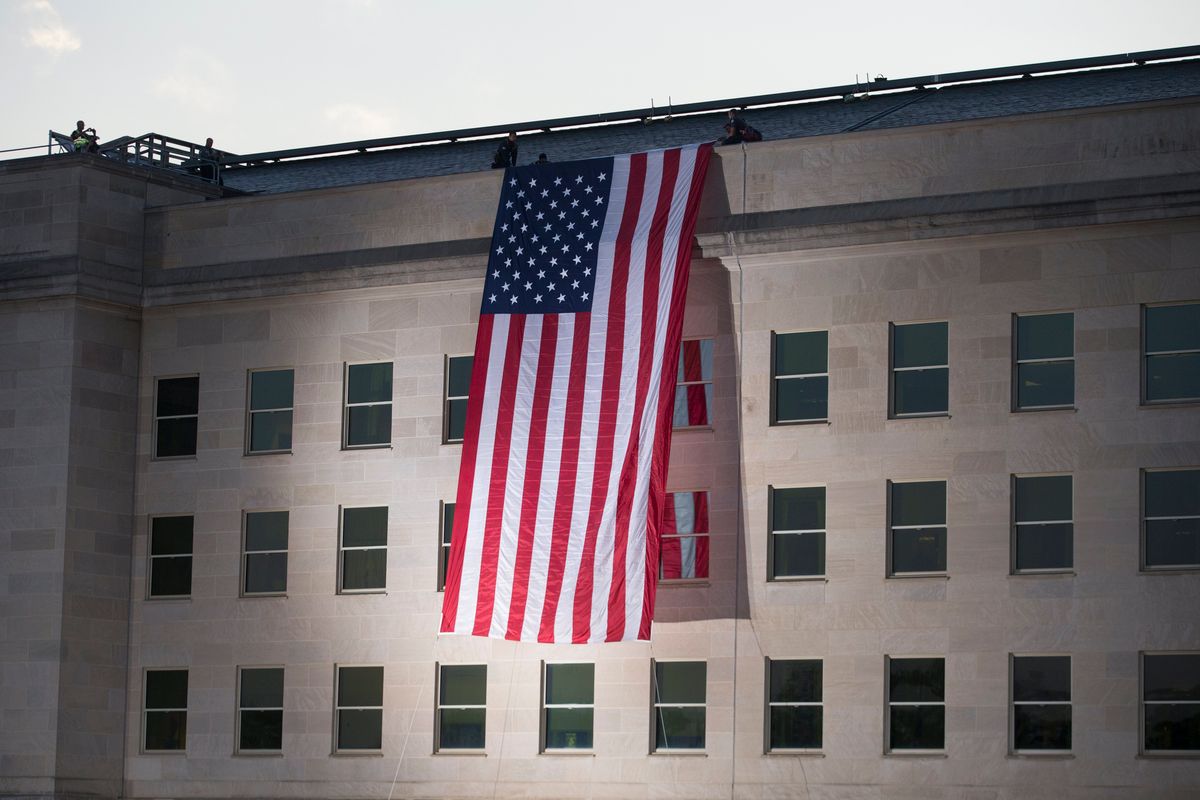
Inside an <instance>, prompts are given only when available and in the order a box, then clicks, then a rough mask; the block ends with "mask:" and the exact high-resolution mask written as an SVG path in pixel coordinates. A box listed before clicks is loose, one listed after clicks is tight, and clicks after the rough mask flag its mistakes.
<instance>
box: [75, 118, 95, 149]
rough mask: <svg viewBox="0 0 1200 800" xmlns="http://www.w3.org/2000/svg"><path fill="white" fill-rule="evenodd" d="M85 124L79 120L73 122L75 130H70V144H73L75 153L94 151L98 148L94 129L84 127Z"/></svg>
mask: <svg viewBox="0 0 1200 800" xmlns="http://www.w3.org/2000/svg"><path fill="white" fill-rule="evenodd" d="M86 125H87V123H86V122H84V121H83V120H79V121H78V122H76V123H75V130H74V131H72V132H71V144H72V145H74V147H75V152H76V153H83V152H88V153H95V152H98V151H99V150H100V147H99V145H98V144H97V141H98V140H99V137H98V136H97V135H96V129H95V128H88V127H85V126H86Z"/></svg>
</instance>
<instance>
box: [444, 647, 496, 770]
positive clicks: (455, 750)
mask: <svg viewBox="0 0 1200 800" xmlns="http://www.w3.org/2000/svg"><path fill="white" fill-rule="evenodd" d="M446 667H483V698H484V700H483V704H482V705H470V706H464V705H452V706H446V705H442V670H443V669H444V668H446ZM487 667H488V665H487V662H486V661H483V662H477V663H463V664H458V663H455V664H447V663H444V662H441V661H435V662H434V664H433V668H434V673H433V675H434V684H433V752H434V753H443V752H444V753H450V754H452V755H466V754H472V753H486V752H487V681H488V672H487ZM443 709H454V710H468V711H469V710H474V709H482V710H483V747H443V746H442V710H443Z"/></svg>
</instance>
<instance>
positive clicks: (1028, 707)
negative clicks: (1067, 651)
mask: <svg viewBox="0 0 1200 800" xmlns="http://www.w3.org/2000/svg"><path fill="white" fill-rule="evenodd" d="M1012 670H1013V672H1012V696H1013V749H1014V750H1070V749H1071V658H1070V656H1013V660H1012Z"/></svg>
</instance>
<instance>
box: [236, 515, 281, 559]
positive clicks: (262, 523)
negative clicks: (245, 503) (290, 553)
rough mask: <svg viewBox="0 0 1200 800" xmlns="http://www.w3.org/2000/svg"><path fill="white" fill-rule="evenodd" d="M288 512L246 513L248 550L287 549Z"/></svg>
mask: <svg viewBox="0 0 1200 800" xmlns="http://www.w3.org/2000/svg"><path fill="white" fill-rule="evenodd" d="M287 546H288V512H286V511H251V512H248V513H247V514H246V549H247V550H286V549H287Z"/></svg>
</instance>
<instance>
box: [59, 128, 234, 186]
mask: <svg viewBox="0 0 1200 800" xmlns="http://www.w3.org/2000/svg"><path fill="white" fill-rule="evenodd" d="M46 148H47V149H46V152H47V153H48V154H49V155H53V154H54V153H55V152H59V153H71V152H75V147H74V144H73V143H72V141H71V137H70V135H68V134H64V133H58V132H57V131H53V130H51V131H49V133H48V143H47V146H46ZM55 148H57V150H56V149H55ZM93 152H95V153H97V154H99V155H100V156H103V157H104V158H108V159H111V160H113V161H118V162H120V163H122V164H134V165H138V166H144V167H157V168H160V169H170V170H174V171H176V172H184V173H187V174H189V175H193V176H195V177H198V178H200V179H201V180H205V181H208V182H210V183H216V184H220V183H221V166H220V164H221V159H222V158H224V157H227V156H232V157H235V158H236V155H234V154H232V153H223V152H219V151H213V152H212V153H211V154H210V153H206V152H205V148H204V146H203V145H199V144H196V143H195V142H189V141H185V140H184V139H176V138H174V137H171V136H164V135H162V134H161V133H145V134H142V135H141V136H136V137H134V136H121V137H119V138H116V139H113V140H112V141H110V142H101V143H98V144H97V145H96V149H95V150H94V151H93Z"/></svg>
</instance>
